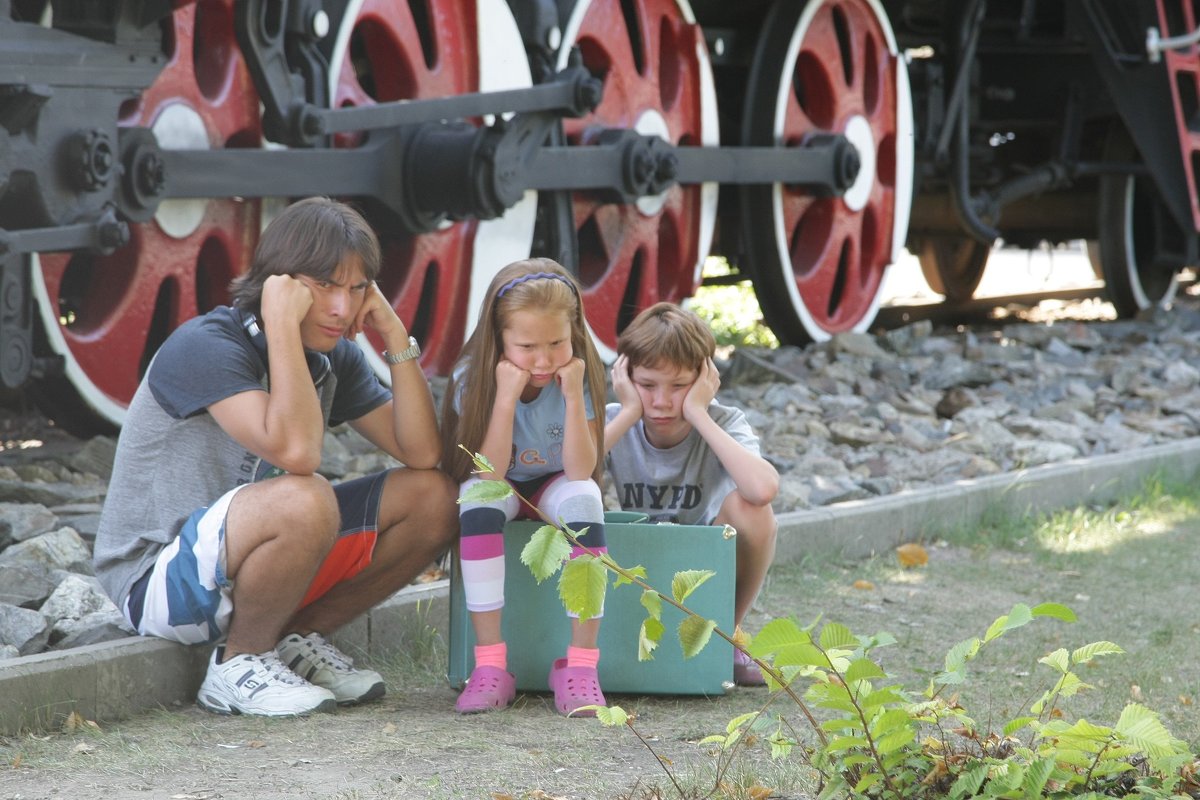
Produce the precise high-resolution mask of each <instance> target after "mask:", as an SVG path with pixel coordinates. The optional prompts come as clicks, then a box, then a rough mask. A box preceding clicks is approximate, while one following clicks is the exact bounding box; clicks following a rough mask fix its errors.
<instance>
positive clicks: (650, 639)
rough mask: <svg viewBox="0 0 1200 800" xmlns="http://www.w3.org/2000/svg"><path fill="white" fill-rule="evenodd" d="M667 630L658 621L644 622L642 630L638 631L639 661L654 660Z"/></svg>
mask: <svg viewBox="0 0 1200 800" xmlns="http://www.w3.org/2000/svg"><path fill="white" fill-rule="evenodd" d="M665 630H666V628H664V627H663V624H662V623H661V622H659V621H658V620H656V619H653V618H650V619H646V620H644V621H643V622H642V628H641V630H639V631H638V661H649V660H651V659H652V658H654V651H655V650H656V649H657V648H658V643H659V642H660V641H662V635H663V631H665Z"/></svg>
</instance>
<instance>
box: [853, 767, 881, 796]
mask: <svg viewBox="0 0 1200 800" xmlns="http://www.w3.org/2000/svg"><path fill="white" fill-rule="evenodd" d="M881 780H883V776H882V775H880V774H879V773H878V772H868V773H867V774H866V775H863V776H862V778H861V779H860V780H859V782H858V783H856V784H854V793H855V794H862V793H863V792H865V791H866V790H867V789H870V788H871V787H872V786H874V785H875V784H877V783H879V782H880V781H881Z"/></svg>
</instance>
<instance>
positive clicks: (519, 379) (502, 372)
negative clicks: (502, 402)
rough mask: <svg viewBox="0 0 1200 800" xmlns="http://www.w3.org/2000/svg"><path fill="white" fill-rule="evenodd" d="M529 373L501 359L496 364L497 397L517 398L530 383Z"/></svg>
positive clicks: (505, 359)
mask: <svg viewBox="0 0 1200 800" xmlns="http://www.w3.org/2000/svg"><path fill="white" fill-rule="evenodd" d="M529 377H530V376H529V373H528V372H526V371H525V370H523V369H521V368H520V367H518V366H517V365H516V364H514V363H512V362H511V361H509V360H508V359H507V358H501V359H500V360H499V361H497V362H496V396H497V397H508V398H517V397H520V396H521V392H522V391H524V390H525V385H526V384H527V383H529Z"/></svg>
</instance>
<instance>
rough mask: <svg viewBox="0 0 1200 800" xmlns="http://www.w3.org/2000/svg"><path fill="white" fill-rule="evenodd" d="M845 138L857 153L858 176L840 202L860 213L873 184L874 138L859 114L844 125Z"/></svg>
mask: <svg viewBox="0 0 1200 800" xmlns="http://www.w3.org/2000/svg"><path fill="white" fill-rule="evenodd" d="M845 136H846V138H847V139H849V140H850V144H852V145H854V149H855V150H857V151H858V160H859V167H858V176H857V177H856V178H855V179H854V183H852V184H850V188H849V189H847V190H846V193H845V194H844V195H842V201H843V202H844V203H845V204H846V206H847V207H848V208H849V209H850V210H851V211H861V210H862V209H863V208H865V207H866V205H867V201H868V200H869V199H870V198H871V188H872V187H873V186H874V184H875V137H874V136H873V135H872V133H871V125H870V123H868V122H867V120H866V118H865V117H863V116H862V115H861V114H856V115H854V116H853V117H851V118H850V119H849V121H848V122H847V123H846V133H845Z"/></svg>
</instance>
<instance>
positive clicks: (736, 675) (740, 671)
mask: <svg viewBox="0 0 1200 800" xmlns="http://www.w3.org/2000/svg"><path fill="white" fill-rule="evenodd" d="M733 682H734V684H736V685H737V686H766V685H767V679H766V678H764V677H763V674H762V670H761V669H759V667H758V664H755V663H754V659H752V658H750V656H748V655H746V654H745V653H743V652H742V651H741V650H737V649H735V650H734V651H733Z"/></svg>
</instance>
